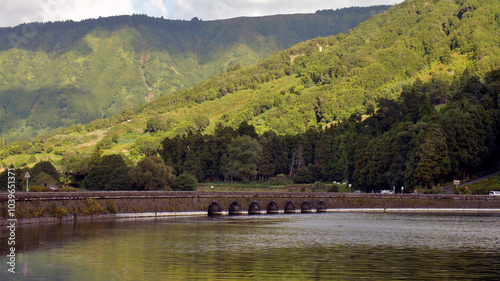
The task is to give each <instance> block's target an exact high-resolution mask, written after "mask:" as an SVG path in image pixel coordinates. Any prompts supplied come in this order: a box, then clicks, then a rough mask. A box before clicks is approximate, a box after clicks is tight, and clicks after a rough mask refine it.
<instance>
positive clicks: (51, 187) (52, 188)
mask: <svg viewBox="0 0 500 281" xmlns="http://www.w3.org/2000/svg"><path fill="white" fill-rule="evenodd" d="M47 187H48V188H49V190H50V192H55V191H57V190H58V189H57V187H53V186H50V185H49V186H47Z"/></svg>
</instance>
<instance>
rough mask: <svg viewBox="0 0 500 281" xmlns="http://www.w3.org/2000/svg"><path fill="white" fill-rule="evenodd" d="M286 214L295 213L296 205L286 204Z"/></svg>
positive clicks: (290, 202)
mask: <svg viewBox="0 0 500 281" xmlns="http://www.w3.org/2000/svg"><path fill="white" fill-rule="evenodd" d="M285 213H295V204H293V202H292V201H288V202H286V204H285Z"/></svg>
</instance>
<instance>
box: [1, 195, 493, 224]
mask: <svg viewBox="0 0 500 281" xmlns="http://www.w3.org/2000/svg"><path fill="white" fill-rule="evenodd" d="M15 200H16V201H15V206H9V203H12V201H11V202H9V201H8V193H5V192H2V193H0V208H1V210H0V212H1V213H0V214H1V215H2V224H5V223H6V221H7V219H8V218H9V213H8V211H7V210H8V209H12V210H14V211H15V217H16V218H17V219H19V220H35V221H36V220H38V221H39V220H44V218H57V219H60V220H74V219H77V218H82V219H84V218H95V217H137V216H168V215H186V214H197V215H226V214H228V215H241V214H276V213H310V212H336V211H337V212H338V211H346V210H347V211H349V210H350V211H370V210H374V209H376V210H381V211H386V210H387V211H390V210H400V211H405V210H407V211H409V210H413V211H418V210H435V211H447V210H455V211H456V210H458V211H460V210H464V211H466V210H468V211H471V210H472V211H474V212H476V211H478V210H479V211H489V212H500V196H488V195H419V194H352V193H320V192H317V193H306V192H283V193H277V192H173V191H115V192H59V193H58V192H54V193H35V192H32V193H31V192H30V193H26V192H18V193H15ZM11 207H13V208H11Z"/></svg>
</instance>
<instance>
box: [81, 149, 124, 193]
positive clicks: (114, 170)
mask: <svg viewBox="0 0 500 281" xmlns="http://www.w3.org/2000/svg"><path fill="white" fill-rule="evenodd" d="M82 184H83V187H84V188H86V189H89V190H129V189H131V188H132V184H131V179H130V176H129V168H128V167H127V165H126V164H125V161H124V160H123V158H122V156H120V155H118V154H111V155H105V156H103V157H102V158H101V161H99V162H98V163H97V164H96V165H95V166H92V167H91V168H90V170H89V174H88V176H87V177H86V178H85V179H84V180H83V182H82Z"/></svg>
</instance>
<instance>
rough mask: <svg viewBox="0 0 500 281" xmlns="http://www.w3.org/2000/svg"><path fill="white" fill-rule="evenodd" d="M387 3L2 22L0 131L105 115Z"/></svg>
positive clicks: (351, 22) (22, 132)
mask: <svg viewBox="0 0 500 281" xmlns="http://www.w3.org/2000/svg"><path fill="white" fill-rule="evenodd" d="M387 8H388V6H380V7H370V8H349V9H342V10H337V11H320V12H317V13H316V14H304V15H283V16H271V17H261V18H237V19H230V20H221V21H208V22H205V21H200V20H198V19H196V18H194V19H193V20H191V21H171V20H164V19H159V18H149V17H147V16H140V15H134V16H120V17H111V18H100V19H97V20H86V21H82V22H78V23H75V22H71V21H69V22H58V23H47V24H40V23H32V24H26V25H21V26H18V27H15V28H2V29H0V81H1V84H0V102H1V103H0V104H1V106H0V134H2V135H6V134H8V135H9V137H10V138H11V139H22V138H26V137H32V136H35V135H36V134H37V133H39V132H48V131H50V129H51V128H58V127H60V126H68V125H71V124H75V123H88V122H90V121H92V120H95V119H98V118H103V117H108V116H111V115H113V114H116V113H118V112H119V111H120V110H123V109H125V108H127V107H130V106H135V105H138V104H142V103H145V102H147V101H150V100H152V99H154V98H157V97H159V96H162V95H164V96H165V95H169V94H171V93H173V92H175V91H177V90H179V89H184V88H187V87H190V86H192V85H194V84H196V83H199V82H201V81H204V80H206V79H208V78H210V77H211V76H214V75H218V74H219V73H220V72H221V71H222V70H225V69H227V68H229V67H230V66H233V67H235V66H237V65H242V66H245V65H249V64H251V63H255V62H257V61H259V60H261V59H262V58H265V57H268V56H270V55H272V54H273V53H274V52H276V51H277V50H283V49H286V48H288V47H290V46H291V45H293V44H296V43H298V42H301V41H304V40H307V39H311V38H315V37H318V36H328V35H332V34H336V33H338V32H346V31H347V30H349V29H350V28H352V27H354V26H356V25H357V24H359V23H360V22H362V21H364V20H366V19H367V18H369V17H370V16H372V15H374V14H377V13H381V12H384V11H385V10H387Z"/></svg>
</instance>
